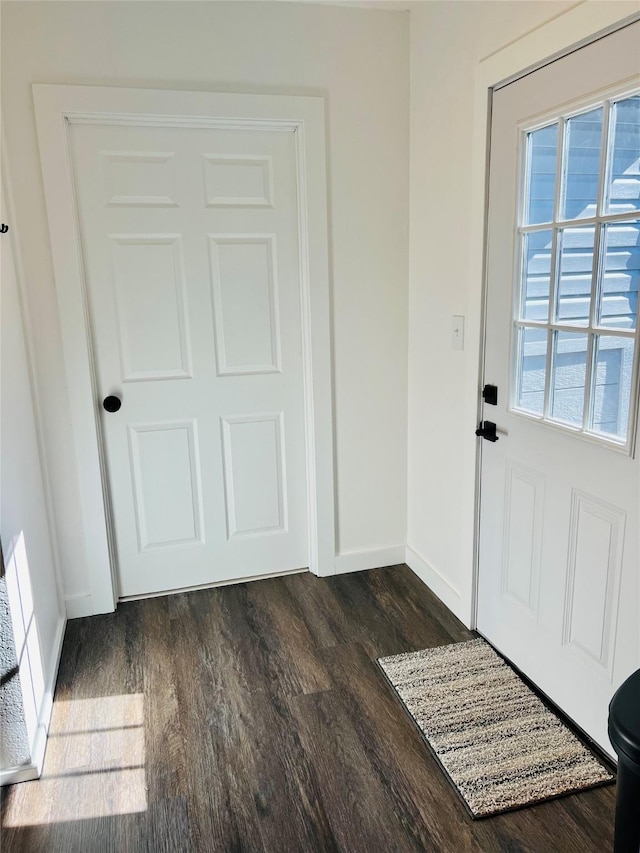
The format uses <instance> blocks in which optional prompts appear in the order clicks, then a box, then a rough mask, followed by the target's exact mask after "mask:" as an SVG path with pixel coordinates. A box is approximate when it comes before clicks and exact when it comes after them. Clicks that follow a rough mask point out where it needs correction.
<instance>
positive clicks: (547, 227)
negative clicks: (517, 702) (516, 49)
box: [478, 24, 640, 751]
mask: <svg viewBox="0 0 640 853" xmlns="http://www.w3.org/2000/svg"><path fill="white" fill-rule="evenodd" d="M638 90H640V24H634V25H631V26H628V27H626V28H625V29H623V30H621V31H619V32H617V33H615V34H613V35H610V36H607V37H606V38H603V39H600V40H599V41H597V42H595V43H593V44H591V45H589V46H587V47H585V48H582V49H581V50H579V51H576V52H574V53H572V54H570V55H569V56H567V57H565V58H563V59H561V60H558V61H556V62H554V63H552V64H550V65H548V66H546V67H544V68H542V69H540V70H539V71H536V72H534V73H532V74H529V75H527V76H526V77H524V78H522V79H521V80H519V81H517V82H515V83H512V84H510V85H508V86H505V87H504V88H502V89H500V90H499V91H497V92H496V93H495V96H494V105H493V115H492V140H491V164H490V188H489V226H488V231H489V236H488V290H487V327H486V348H485V381H486V382H487V383H491V384H495V385H497V386H498V387H499V389H500V390H499V394H498V406H497V407H495V406H491V407H488V408H485V412H484V416H485V417H487V418H489V419H490V420H492V421H496V423H497V424H498V439H499V440H498V441H497V442H495V443H489V442H483V446H482V481H481V495H482V498H481V518H480V570H479V586H478V629H479V631H480V632H481V633H482V634H483V635H484V636H486V637H487V638H488V639H489V640H490V641H491V642H492V643H493V644H494V645H495V646H496V647H497V648H498V649H499V650H500V651H501V652H502V653H503V654H505V655H506V656H507V657H508V658H510V659H511V660H512V661H513V662H514V663H515V664H516V665H517V666H518V667H519V668H520V669H522V670H523V671H524V672H525V673H526V674H527V675H528V676H529V677H530V678H531V679H532V680H533V681H534V682H535V683H536V684H537V685H538V686H539V687H540V689H541V690H542V691H544V692H545V693H546V694H547V695H548V696H549V697H550V698H551V699H552V700H553V701H555V702H556V703H557V704H558V705H559V706H560V707H561V708H562V709H563V710H564V711H565V712H566V713H568V714H569V716H571V717H572V718H573V719H574V720H575V721H576V722H577V723H578V725H580V726H581V727H582V728H583V729H584V730H585V731H586V732H587V733H588V734H589V735H591V736H592V737H593V738H594V739H595V740H596V741H597V742H599V743H600V744H601V745H602V746H603V747H604V748H605V749H608V750H609V751H611V747H610V744H609V741H608V737H607V707H608V703H609V701H610V699H611V697H612V695H613V693H614V691H615V689H616V687H617V686H618V685H619V684H620V683H621V682H622V681H623V680H624V678H626V677H627V676H628V675H629V674H630V673H631V672H632V671H634V670H635V669H637V668H638V667H639V666H640V627H639V619H638V612H639V605H640V589H639V578H638V575H639V574H640V572H639V570H638V566H639V565H640V557H639V546H638V523H637V522H638V517H639V515H640V495H639V492H640V465H639V463H638V458H637V454H636V456H635V458H634V456H633V455H632V454H631V453H630V452H629V450H630V447H631V446H632V445H633V441H632V439H633V436H632V434H631V429H632V428H633V427H634V424H635V420H634V418H633V408H632V407H631V411H630V405H629V401H630V400H632V399H633V398H634V395H633V394H632V389H633V383H636V384H637V381H638V374H637V354H636V355H635V360H636V361H635V366H634V341H635V340H636V339H637V332H635V313H636V305H637V279H638V264H637V250H638V246H636V243H637V240H636V229H637V228H638V220H637V214H638V209H637V202H636V198H637V197H640V193H639V190H640V167H639V164H640V123H637V121H636V112H635V110H636V94H635V93H636V92H637V91H638ZM638 103H639V105H640V102H638ZM623 117H624V121H623ZM607 128H609V131H608V133H607V134H606V135H605V130H606V129H607ZM607 151H609V154H608V156H605V155H606V152H607ZM521 155H522V159H520V156H521ZM612 217H613V218H612ZM627 436H628V438H629V441H628V442H627Z"/></svg>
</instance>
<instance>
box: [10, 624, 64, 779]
mask: <svg viewBox="0 0 640 853" xmlns="http://www.w3.org/2000/svg"><path fill="white" fill-rule="evenodd" d="M66 625H67V620H66V619H65V618H64V617H63V618H61V619H60V621H59V622H58V627H57V628H56V635H55V637H54V640H53V648H52V650H51V657H50V658H49V666H48V669H47V672H48V673H49V675H48V678H47V680H46V682H45V690H44V695H43V697H42V702H41V704H40V714H39V716H38V725H37V728H36V731H35V734H34V737H33V743H32V744H31V761H30V762H29V763H28V764H20V765H18V766H16V767H7V768H5V769H4V770H0V787H1V786H3V785H15V784H16V783H18V782H31V781H33V780H34V779H39V778H40V774H41V773H42V766H43V764H44V756H45V752H46V749H47V735H48V734H49V724H50V723H51V712H52V711H53V696H54V694H55V691H56V681H57V680H58V669H59V667H60V657H61V655H62V644H63V642H64V631H65V628H66Z"/></svg>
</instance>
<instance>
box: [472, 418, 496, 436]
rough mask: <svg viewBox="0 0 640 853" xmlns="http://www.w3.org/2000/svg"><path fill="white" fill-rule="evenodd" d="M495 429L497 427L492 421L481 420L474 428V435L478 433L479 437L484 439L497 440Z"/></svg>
mask: <svg viewBox="0 0 640 853" xmlns="http://www.w3.org/2000/svg"><path fill="white" fill-rule="evenodd" d="M496 431H497V427H496V425H495V424H494V423H493V421H482V423H481V424H480V426H479V427H478V429H477V430H476V435H479V436H480V438H484V440H485V441H498V436H497V435H496Z"/></svg>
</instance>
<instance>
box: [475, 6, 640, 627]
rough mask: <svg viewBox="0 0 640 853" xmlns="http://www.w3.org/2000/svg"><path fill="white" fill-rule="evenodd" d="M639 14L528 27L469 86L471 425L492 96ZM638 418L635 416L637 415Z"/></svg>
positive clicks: (638, 9)
mask: <svg viewBox="0 0 640 853" xmlns="http://www.w3.org/2000/svg"><path fill="white" fill-rule="evenodd" d="M639 20H640V3H638V2H637V0H620V2H617V3H615V4H614V3H612V4H605V3H600V4H589V3H583V4H580V5H578V6H577V7H573V8H571V9H569V10H568V11H567V12H565V13H564V14H561V15H559V16H558V17H556V18H554V19H552V20H551V21H549V22H548V23H546V24H544V25H543V26H541V27H539V28H538V29H537V30H533V31H532V32H530V33H528V34H527V35H525V36H523V37H522V38H521V39H519V40H517V41H515V42H512V43H511V44H508V45H507V46H506V47H504V48H503V49H501V50H499V51H497V52H496V53H494V54H491V55H489V56H488V57H486V58H485V59H484V60H481V62H480V63H479V65H478V67H477V69H476V74H475V84H474V119H473V140H474V145H473V161H472V180H471V186H470V207H471V214H472V215H471V239H470V286H469V307H468V312H469V315H470V318H471V319H472V322H471V323H469V328H470V331H471V335H470V338H471V340H470V349H471V351H472V352H473V353H474V358H473V362H472V363H471V364H470V365H469V370H468V372H467V380H466V389H465V399H466V400H468V401H469V402H468V404H467V408H466V412H467V418H466V419H467V421H468V422H469V424H471V423H473V422H475V423H476V424H477V423H478V422H479V421H480V419H481V417H482V411H483V409H482V403H483V401H482V393H481V392H482V388H483V385H484V356H485V344H486V320H487V318H486V301H487V291H488V281H487V273H488V271H487V252H486V247H487V235H488V214H489V160H490V155H491V121H492V103H493V95H494V92H496V91H497V90H498V89H501V88H504V87H505V86H507V85H509V83H513V82H515V81H516V80H518V79H520V78H521V77H524V76H526V75H527V74H531V73H532V72H534V71H537V70H538V69H540V68H542V67H544V66H545V65H548V64H549V63H551V62H555V61H556V60H558V59H561V58H562V57H563V56H567V55H569V54H570V53H573V52H574V51H576V50H579V49H580V48H582V47H586V45H588V44H591V43H592V42H595V41H598V40H599V39H601V38H604V37H605V36H607V35H610V34H611V33H614V32H616V31H617V30H620V29H623V28H624V27H626V26H629V25H630V24H633V23H635V22H636V21H639ZM639 420H640V419H639ZM482 444H483V442H482V441H481V440H479V439H474V440H473V444H471V442H469V444H468V445H467V448H466V458H467V462H468V464H469V466H470V467H469V470H473V471H474V481H473V495H472V496H471V494H469V503H468V504H467V505H468V506H469V509H470V512H471V513H472V516H471V517H472V518H473V532H472V535H471V536H470V538H469V540H468V549H469V550H468V554H469V557H470V562H469V564H470V565H471V566H472V572H471V576H470V583H469V585H468V587H467V588H466V589H463V590H462V591H461V612H460V613H459V614H458V615H460V617H461V618H462V620H463V621H464V622H465V623H466V624H467V625H468V626H469V627H470V628H472V629H475V628H476V627H477V611H478V584H479V577H480V559H479V557H480V549H479V546H480V504H481V484H482Z"/></svg>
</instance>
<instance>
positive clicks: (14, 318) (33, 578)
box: [0, 199, 65, 783]
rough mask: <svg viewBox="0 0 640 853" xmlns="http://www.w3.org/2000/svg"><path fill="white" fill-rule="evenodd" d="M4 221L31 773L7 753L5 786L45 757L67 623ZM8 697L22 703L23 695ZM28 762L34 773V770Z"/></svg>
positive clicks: (6, 474) (19, 602)
mask: <svg viewBox="0 0 640 853" xmlns="http://www.w3.org/2000/svg"><path fill="white" fill-rule="evenodd" d="M3 201H4V199H3ZM2 221H3V222H8V223H9V224H10V231H9V233H8V234H3V235H2V237H1V238H0V239H1V241H2V243H1V252H2V290H1V304H0V315H1V319H2V324H1V330H0V336H1V344H2V345H1V352H0V362H1V365H2V373H1V377H0V385H1V388H2V401H1V417H0V528H1V535H2V545H3V553H4V563H5V570H6V577H5V579H4V581H3V586H4V585H5V584H6V586H5V589H6V591H7V592H8V601H9V609H10V615H11V621H12V633H13V636H14V639H15V646H16V651H17V662H18V664H19V667H20V672H19V675H20V686H21V693H22V709H20V710H18V711H17V712H15V713H13V712H12V711H11V709H7V708H5V709H3V714H2V722H3V724H6V725H7V726H8V727H9V729H11V727H12V726H14V725H15V726H18V728H20V729H21V728H22V725H23V724H26V732H27V737H26V741H27V744H26V746H27V753H28V754H27V755H26V756H24V755H23V757H22V759H21V762H20V763H21V764H23V763H24V764H26V765H28V766H26V767H23V768H22V769H21V770H20V772H19V773H17V774H16V773H15V772H13V771H12V770H11V768H10V767H8V766H7V764H8V763H9V762H10V759H11V758H13V760H15V754H16V753H15V750H2V759H3V762H2V765H0V781H1V782H2V783H5V782H10V781H17V780H18V779H21V778H35V776H36V775H37V772H38V765H40V764H41V761H42V757H43V752H44V742H45V738H44V732H45V730H46V728H47V727H48V723H49V716H50V711H51V702H52V694H53V689H54V686H55V677H56V673H57V667H58V660H59V655H60V650H61V646H62V638H63V632H64V625H65V620H64V617H63V607H62V601H61V599H60V597H59V595H58V588H57V583H56V567H55V557H54V548H53V545H52V537H51V532H50V527H49V517H48V514H47V502H46V499H45V485H44V480H43V470H42V468H41V464H40V450H39V440H38V432H37V427H36V416H35V414H34V406H33V398H32V385H31V376H30V364H29V354H28V349H27V345H26V342H25V334H24V326H23V317H22V311H21V304H20V290H19V287H18V279H17V277H16V267H15V264H14V252H13V250H12V249H13V247H12V238H13V236H14V227H15V226H14V221H13V217H12V216H11V215H10V213H8V212H7V210H6V208H4V205H3V210H2ZM9 698H10V699H11V701H15V699H16V698H17V693H15V692H14V693H13V694H12V695H11V697H9ZM21 721H22V722H21ZM15 737H18V738H21V737H22V735H21V732H20V731H18V732H17V733H16V732H12V731H7V730H6V729H5V728H4V725H3V731H2V738H3V741H6V744H5V745H8V746H11V745H15V744H14V740H15ZM22 746H24V744H22ZM29 759H31V763H32V765H34V766H31V765H30V764H29ZM34 768H35V769H34ZM25 774H26V775H25Z"/></svg>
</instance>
